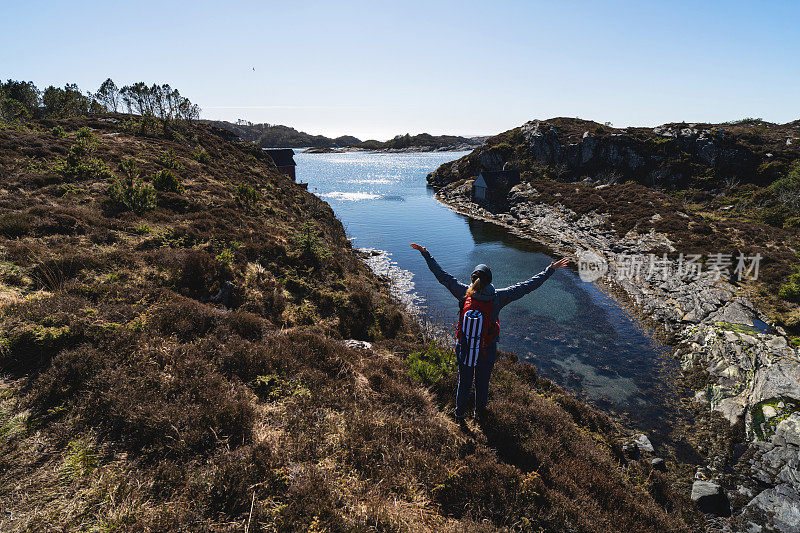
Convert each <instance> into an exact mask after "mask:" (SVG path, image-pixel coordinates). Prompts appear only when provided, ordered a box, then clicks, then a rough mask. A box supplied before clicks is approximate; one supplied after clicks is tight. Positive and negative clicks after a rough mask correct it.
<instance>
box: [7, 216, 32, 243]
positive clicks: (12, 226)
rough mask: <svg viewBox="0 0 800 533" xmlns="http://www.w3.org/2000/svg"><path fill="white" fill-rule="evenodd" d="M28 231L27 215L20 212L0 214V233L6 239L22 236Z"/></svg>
mask: <svg viewBox="0 0 800 533" xmlns="http://www.w3.org/2000/svg"><path fill="white" fill-rule="evenodd" d="M29 231H30V223H29V221H28V216H27V215H24V214H22V213H3V214H2V215H0V235H2V236H3V237H6V238H8V239H14V238H17V237H24V236H25V235H27V234H28V232H29Z"/></svg>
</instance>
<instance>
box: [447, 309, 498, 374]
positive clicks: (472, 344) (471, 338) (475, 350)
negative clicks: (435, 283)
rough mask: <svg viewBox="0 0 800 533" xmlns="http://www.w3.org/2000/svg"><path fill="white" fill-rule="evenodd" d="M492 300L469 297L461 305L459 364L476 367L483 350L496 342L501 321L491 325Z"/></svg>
mask: <svg viewBox="0 0 800 533" xmlns="http://www.w3.org/2000/svg"><path fill="white" fill-rule="evenodd" d="M492 303H493V301H492V300H478V299H476V298H472V297H470V296H467V297H466V298H465V299H464V301H463V304H462V305H461V313H460V314H459V316H458V326H457V328H458V329H457V332H456V357H457V358H458V362H459V363H462V364H465V365H467V366H475V364H476V363H477V362H478V355H479V353H480V352H481V350H483V349H485V348H486V347H487V346H488V345H489V344H491V343H492V342H494V340H495V339H496V338H497V335H498V334H499V333H500V320H499V319H498V320H496V321H495V323H494V324H491V323H490V321H491V320H492Z"/></svg>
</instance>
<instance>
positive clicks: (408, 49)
mask: <svg viewBox="0 0 800 533" xmlns="http://www.w3.org/2000/svg"><path fill="white" fill-rule="evenodd" d="M1 9H2V14H3V16H2V18H1V19H0V77H2V78H13V79H25V80H32V81H34V82H35V83H36V84H37V85H38V86H39V87H40V88H43V87H44V86H46V85H50V84H54V85H63V84H65V83H68V82H76V83H78V85H79V86H80V87H81V88H82V89H84V90H90V89H91V90H95V89H96V88H97V87H98V86H99V85H100V83H101V82H102V81H103V80H104V79H105V78H106V77H111V78H113V79H114V80H115V81H116V82H117V84H118V85H122V84H126V83H131V82H134V81H140V80H141V81H145V82H148V83H152V82H159V83H163V82H167V83H170V84H171V85H172V86H173V87H176V88H178V89H180V91H181V92H182V93H183V94H184V95H185V96H188V97H189V98H190V99H192V101H194V102H196V103H198V104H199V105H200V106H201V107H202V108H203V117H204V118H214V119H227V120H236V119H238V118H243V119H246V120H251V121H253V122H269V123H273V124H287V125H290V126H293V127H296V128H298V129H301V130H304V131H308V132H310V133H320V134H325V135H342V134H352V135H356V136H359V137H361V138H379V139H385V138H389V137H391V136H393V135H395V134H397V133H406V132H410V133H421V132H423V131H425V132H430V133H434V134H442V133H453V134H476V135H477V134H494V133H498V132H500V131H504V130H507V129H509V128H512V127H515V126H518V125H520V124H522V123H524V122H525V121H527V120H531V119H534V118H549V117H554V116H570V117H575V116H577V117H580V118H585V119H592V120H597V121H598V122H606V121H610V122H612V123H613V124H614V125H615V126H618V127H624V126H629V125H657V124H661V123H664V122H671V121H681V120H686V121H687V122H694V121H713V122H718V121H725V120H734V119H739V118H743V117H748V116H750V117H762V118H764V119H765V120H769V121H773V122H788V121H790V120H795V119H798V118H800V96H798V95H800V68H798V67H800V31H797V28H798V27H800V2H796V1H777V2H738V1H728V2H716V1H707V2H697V1H694V2H683V1H670V2H641V1H639V2H634V1H631V2H623V1H604V2H596V1H594V2H588V1H587V2H578V1H561V2H552V1H550V2H536V1H528V2H525V1H502V0H500V1H493V2H472V1H463V0H462V1H460V2H444V1H438V0H429V1H426V2H409V1H406V2H398V1H393V2H383V1H380V0H374V1H371V2H357V1H348V0H341V1H337V2H314V1H308V2H302V3H298V2H296V1H286V2H271V1H263V0H262V1H257V2H256V1H253V2H251V1H241V2H218V1H216V2H205V1H197V2H170V1H168V0H162V1H160V2H151V1H147V0H140V1H137V2H128V1H116V2H107V1H106V2H82V1H79V0H75V1H71V2H56V1H52V2H41V1H35V0H26V1H14V2H6V3H4V5H3V6H2V8H1ZM253 68H255V71H253Z"/></svg>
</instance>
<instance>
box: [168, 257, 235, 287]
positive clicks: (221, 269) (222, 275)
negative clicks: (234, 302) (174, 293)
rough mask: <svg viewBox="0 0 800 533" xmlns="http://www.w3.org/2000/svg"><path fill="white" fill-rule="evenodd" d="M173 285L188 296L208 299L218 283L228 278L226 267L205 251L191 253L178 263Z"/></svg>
mask: <svg viewBox="0 0 800 533" xmlns="http://www.w3.org/2000/svg"><path fill="white" fill-rule="evenodd" d="M175 266H176V267H177V272H175V276H174V278H173V283H174V284H175V287H176V288H177V289H178V290H181V291H186V292H187V293H188V294H189V295H190V296H195V297H201V296H205V297H208V296H210V295H211V294H212V292H213V291H214V290H218V289H219V285H218V284H219V282H220V281H223V280H225V279H229V278H230V269H229V268H228V267H227V265H225V264H223V263H221V262H219V261H217V260H216V259H215V258H214V257H213V256H212V255H211V254H209V253H208V252H205V251H192V252H189V253H188V254H186V255H184V256H183V257H182V258H181V259H180V260H179V262H178V264H177V265H175Z"/></svg>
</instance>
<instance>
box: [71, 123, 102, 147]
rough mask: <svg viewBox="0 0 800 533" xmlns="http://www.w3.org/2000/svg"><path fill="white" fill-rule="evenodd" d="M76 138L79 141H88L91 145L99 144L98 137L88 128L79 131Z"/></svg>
mask: <svg viewBox="0 0 800 533" xmlns="http://www.w3.org/2000/svg"><path fill="white" fill-rule="evenodd" d="M75 138H76V139H78V141H86V142H90V143H94V142H97V137H95V136H94V133H92V130H90V129H89V128H87V127H86V126H84V127H82V128H81V129H79V130H78V132H77V133H76V134H75Z"/></svg>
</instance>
